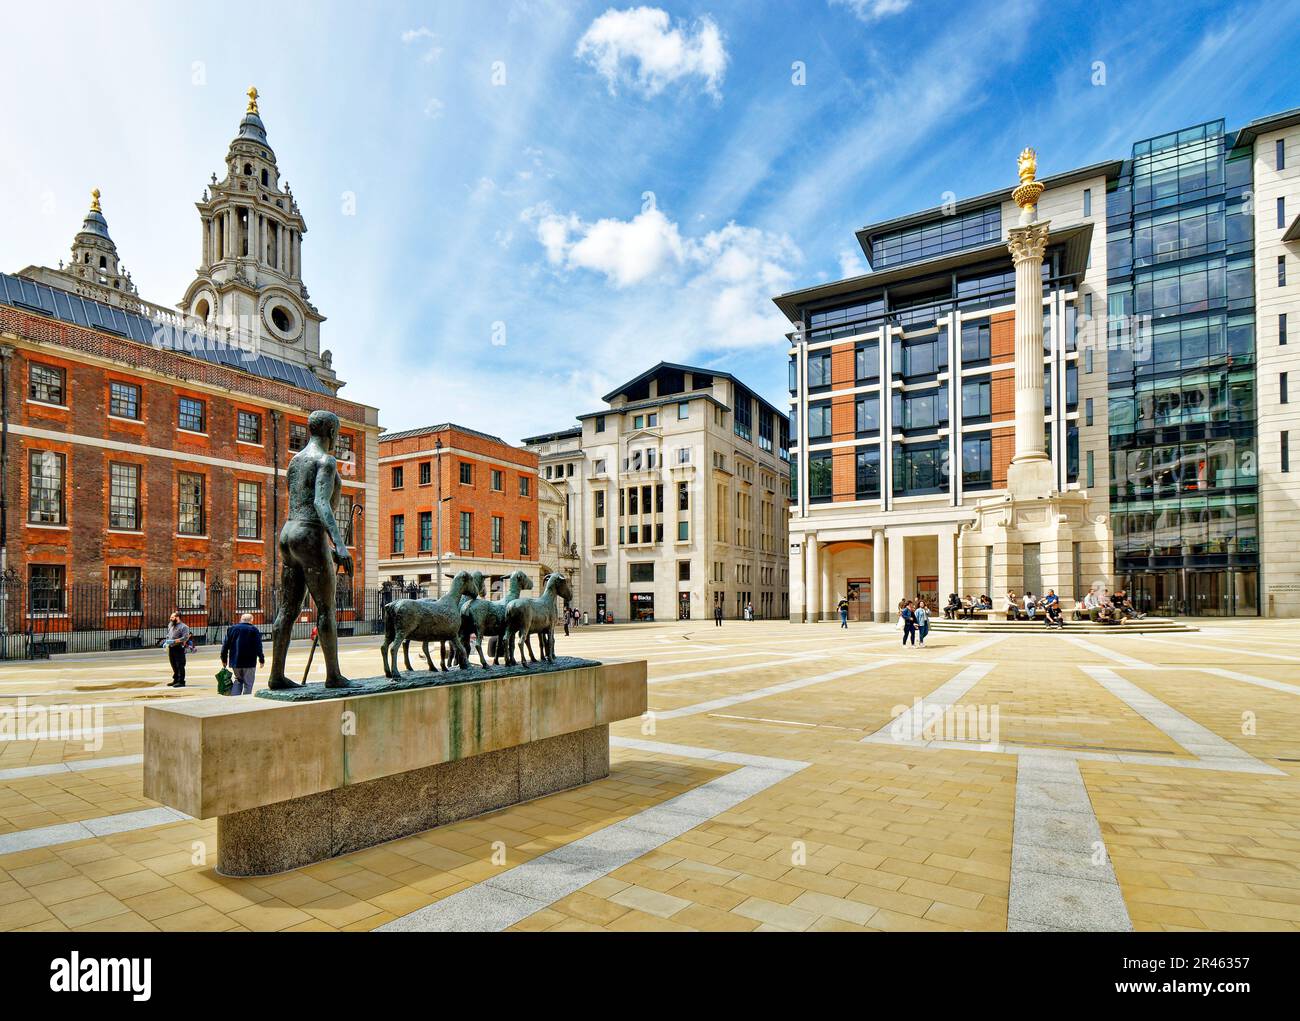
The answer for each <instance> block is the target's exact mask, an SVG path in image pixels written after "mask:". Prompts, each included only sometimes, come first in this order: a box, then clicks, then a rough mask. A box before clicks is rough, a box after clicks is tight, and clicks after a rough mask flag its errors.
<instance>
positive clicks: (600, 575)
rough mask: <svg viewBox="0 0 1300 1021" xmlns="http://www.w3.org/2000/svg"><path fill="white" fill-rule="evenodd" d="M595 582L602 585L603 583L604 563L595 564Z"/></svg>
mask: <svg viewBox="0 0 1300 1021" xmlns="http://www.w3.org/2000/svg"><path fill="white" fill-rule="evenodd" d="M596 584H597V585H604V584H605V565H604V564H597V565H596Z"/></svg>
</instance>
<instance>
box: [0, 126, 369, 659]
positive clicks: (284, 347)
mask: <svg viewBox="0 0 1300 1021" xmlns="http://www.w3.org/2000/svg"><path fill="white" fill-rule="evenodd" d="M254 121H255V122H256V123H255V124H253V123H252V122H254ZM250 124H252V126H251V127H250ZM260 125H261V122H260V119H259V118H257V115H256V111H255V109H253V110H251V111H250V113H249V114H248V115H246V117H245V120H244V123H243V124H242V125H241V138H240V139H237V140H236V143H234V144H233V145H232V152H233V151H234V148H235V146H240V145H242V146H243V148H244V149H247V148H248V146H249V145H254V146H256V145H257V144H259V143H257V142H255V141H254V142H250V140H249V133H250V132H252V133H253V134H254V135H255V134H256V129H258V128H260ZM241 139H242V140H243V141H242V142H241ZM261 139H262V141H261V143H260V144H261V145H265V132H264V129H261ZM241 152H242V150H241ZM267 153H269V147H267V148H266V149H265V150H263V158H265V159H269V160H271V161H273V159H274V157H273V155H271V156H267ZM241 158H242V155H241ZM231 169H232V174H237V173H238V167H237V166H233V165H232V168H231ZM268 182H269V183H268ZM231 188H232V189H233V190H234V191H236V192H241V191H243V189H239V188H238V182H236V183H235V184H233V185H231ZM255 190H258V191H260V192H263V194H262V195H261V201H263V202H266V203H268V204H274V202H275V200H276V199H277V198H278V199H279V201H281V202H285V201H288V202H289V203H290V206H289V208H291V209H292V211H293V216H294V218H295V221H294V222H296V223H298V224H301V216H300V214H298V213H297V208H296V205H295V204H292V199H291V196H288V193H287V192H280V191H279V190H277V188H276V185H275V183H274V182H273V181H269V178H268V177H267V176H266V175H263V178H262V184H261V187H260V188H255ZM219 191H220V189H219V188H218V187H214V188H213V192H214V196H213V198H211V199H210V200H208V201H207V202H206V203H205V206H204V207H203V208H206V209H207V210H208V211H209V213H211V211H212V210H213V209H218V210H219V206H220V201H221V199H220V195H219ZM205 198H206V193H205ZM243 201H245V202H247V201H249V199H248V198H247V197H246V198H244V199H243ZM205 215H206V214H205ZM212 215H216V214H212ZM241 222H244V223H248V222H250V218H249V217H244V218H243V220H242V221H241ZM251 222H254V223H256V222H257V221H256V218H253V219H252V221H251ZM245 251H246V252H248V253H250V254H247V255H244V254H242V253H244V252H245ZM240 252H241V254H239V255H237V256H235V257H234V262H235V271H237V277H238V282H239V290H240V293H241V295H242V296H243V298H244V299H247V300H256V298H257V295H258V294H259V293H260V294H267V295H270V297H269V298H267V299H265V300H266V301H267V302H274V308H272V309H271V311H273V312H274V313H275V314H276V316H277V322H278V323H279V327H280V328H279V333H278V334H277V335H276V339H275V341H274V343H269V342H268V343H262V341H261V337H260V335H259V329H258V326H259V325H260V324H258V323H252V324H250V323H248V322H246V321H244V322H240V321H232V320H230V319H226V318H223V317H222V316H221V315H219V314H217V312H216V311H215V310H213V309H212V308H210V307H209V308H206V309H205V311H206V312H207V315H206V316H198V315H188V316H184V317H182V316H181V315H178V314H177V313H176V312H174V311H172V310H168V309H165V308H163V307H161V306H158V305H153V304H151V303H149V302H146V301H144V300H142V299H140V298H139V297H138V295H137V294H136V290H135V285H134V283H133V282H132V281H131V279H130V276H129V275H127V274H126V273H125V271H124V270H123V269H122V268H121V267H120V265H119V263H118V258H117V250H116V247H115V245H114V244H113V241H112V239H111V237H110V236H109V234H108V225H107V222H106V221H105V219H104V217H103V214H102V211H101V210H100V207H99V195H98V192H96V193H95V200H94V203H93V205H92V207H91V210H90V212H89V213H88V214H87V216H86V220H85V223H84V224H83V227H82V230H81V231H80V232H79V233H78V234H77V236H76V239H75V240H74V242H73V248H72V255H73V257H72V261H71V263H69V265H68V266H67V267H66V268H65V267H64V265H63V264H62V263H60V264H59V268H58V269H57V270H56V269H51V268H48V267H39V266H33V267H28V268H27V269H25V270H23V271H22V272H21V273H20V274H17V275H8V274H0V366H2V368H3V387H2V389H3V400H2V403H0V419H2V420H3V421H2V423H0V429H2V430H3V433H4V455H3V462H4V474H3V500H2V501H0V509H2V513H0V535H2V536H3V540H4V541H3V556H4V565H3V566H4V567H5V568H6V569H7V572H6V575H5V580H4V582H3V585H2V589H3V591H2V592H0V617H3V623H4V630H5V631H6V632H8V633H9V634H11V635H12V634H17V633H23V632H29V631H36V632H45V633H49V634H59V633H64V632H67V633H75V634H78V635H81V636H84V635H86V634H89V633H101V634H102V633H106V634H108V636H109V641H110V642H113V641H117V642H120V643H121V644H130V636H131V635H132V634H135V635H136V636H137V638H136V641H137V642H139V641H140V640H141V638H142V636H143V632H144V631H145V630H149V629H153V628H156V627H158V626H160V625H161V623H162V622H164V621H165V618H166V614H167V613H168V612H170V609H171V608H172V607H173V606H175V607H179V608H180V609H181V610H182V611H184V614H185V617H186V619H187V621H188V622H189V623H190V624H191V627H204V626H209V627H210V626H214V625H216V624H220V623H223V622H225V621H226V620H228V619H229V617H231V616H233V615H236V614H238V613H239V612H243V611H249V612H252V613H254V615H255V618H256V619H259V620H261V621H265V620H267V619H269V615H270V614H271V613H272V612H273V598H272V594H271V588H272V586H274V585H276V584H278V578H277V573H278V565H279V554H278V548H277V544H276V538H277V536H278V532H279V528H280V525H281V524H282V522H283V520H284V517H285V510H286V500H287V493H286V491H285V486H284V483H283V481H282V478H283V475H284V472H285V468H286V466H287V464H288V461H289V459H290V458H291V457H292V456H293V453H294V452H295V451H296V450H297V449H299V448H300V447H301V446H302V445H303V444H305V443H306V438H307V431H306V423H307V415H308V414H309V413H310V412H311V411H313V410H315V409H317V408H325V409H328V410H330V411H333V412H334V413H335V414H337V415H338V416H339V419H340V422H341V429H340V437H339V447H338V450H337V451H336V453H337V455H338V457H339V466H340V473H341V475H342V476H343V491H342V496H341V498H340V501H339V506H338V508H337V510H336V514H337V517H338V519H339V524H340V526H341V527H342V528H343V529H344V531H345V533H349V534H351V536H352V542H351V548H352V553H353V557H354V560H355V565H356V570H355V582H354V587H353V591H352V593H350V594H349V595H345V596H344V597H343V598H344V600H345V601H346V600H347V599H349V598H351V596H352V595H353V594H358V595H359V593H360V591H362V590H364V589H369V590H374V589H375V588H377V576H376V561H377V557H376V541H377V537H378V506H377V500H376V498H375V481H376V475H375V472H376V464H375V462H376V457H377V452H376V438H377V436H378V432H379V427H378V413H377V411H376V409H374V408H372V407H368V406H366V405H362V404H357V403H354V402H352V401H347V400H343V399H341V398H339V397H338V396H337V391H338V390H339V388H340V386H341V385H342V384H341V383H340V382H339V381H338V380H337V378H336V377H335V375H334V373H333V371H332V368H331V367H330V363H331V361H332V359H331V358H330V356H329V352H328V351H326V352H321V351H320V350H319V333H318V332H310V333H309V332H308V330H307V329H306V327H307V326H311V327H313V328H314V327H315V326H316V325H318V322H317V321H316V320H318V319H319V318H321V317H320V316H319V313H316V314H315V315H316V320H310V319H308V317H306V316H305V315H304V319H305V320H307V321H306V322H305V323H299V324H298V327H299V329H298V333H297V334H293V331H292V327H293V325H294V324H293V323H292V322H290V320H289V319H288V318H286V317H288V316H291V314H292V313H290V312H286V311H285V309H287V308H289V307H290V298H289V297H286V296H285V295H286V294H294V293H296V294H299V295H300V298H299V299H296V300H300V301H301V302H302V303H304V305H307V306H308V307H310V306H309V303H307V301H306V297H305V295H306V290H305V288H303V287H302V286H301V281H300V280H299V279H298V278H297V276H296V263H295V264H293V266H292V267H290V266H289V265H288V264H287V263H286V260H285V258H284V257H283V256H282V255H280V253H278V252H276V251H274V250H271V249H265V250H264V249H262V248H261V247H260V246H259V245H256V244H254V245H252V246H251V247H248V248H247V249H244V248H241V249H240ZM220 273H221V266H220V265H218V264H217V263H213V264H211V265H207V266H205V267H204V270H203V273H202V276H201V279H203V280H204V281H205V282H206V283H205V287H208V288H209V289H210V291H209V293H211V291H215V290H219V289H220V288H219V287H218V283H215V282H214V281H219V280H220ZM268 308H270V306H269V305H268ZM312 311H313V313H314V309H312ZM268 314H269V313H268ZM286 323H288V325H287V326H286ZM295 343H296V344H297V349H295V347H294V344H295ZM268 351H270V352H274V353H268ZM354 508H356V509H355V510H354ZM341 616H342V617H343V619H344V620H346V619H347V616H348V615H346V614H343V615H341ZM223 618H224V619H223ZM115 636H116V637H115ZM65 645H66V647H69V648H82V647H84V648H95V647H101V646H97V645H96V644H95V643H94V642H81V643H77V642H68V643H65ZM6 651H7V653H8V654H13V650H12V649H8V648H6Z"/></svg>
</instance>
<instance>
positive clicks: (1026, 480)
mask: <svg viewBox="0 0 1300 1021" xmlns="http://www.w3.org/2000/svg"><path fill="white" fill-rule="evenodd" d="M1055 488H1056V481H1055V479H1053V478H1052V459H1051V458H1049V457H1048V456H1047V455H1046V454H1044V455H1043V456H1042V457H1025V458H1022V459H1020V460H1016V459H1015V458H1013V459H1012V461H1011V463H1010V464H1009V465H1007V493H1008V494H1009V495H1010V496H1013V497H1015V498H1016V499H1018V500H1045V499H1048V498H1049V497H1051V496H1052V495H1053V492H1054V490H1055Z"/></svg>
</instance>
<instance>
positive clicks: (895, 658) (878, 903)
mask: <svg viewBox="0 0 1300 1021" xmlns="http://www.w3.org/2000/svg"><path fill="white" fill-rule="evenodd" d="M1203 623H1204V624H1205V626H1204V627H1202V629H1201V630H1200V631H1199V632H1196V633H1191V634H1177V635H1162V636H1145V635H1123V634H1106V635H1092V634H1090V635H1088V636H1086V637H1084V636H1081V635H1079V634H1078V633H1077V631H1076V633H1075V634H1073V635H1072V634H1071V633H1070V631H1069V630H1068V629H1067V630H1066V631H1065V632H1064V633H1063V634H1043V635H1007V636H1002V635H996V634H994V635H989V634H975V635H965V634H948V633H933V634H932V635H931V636H930V641H929V643H928V647H926V648H924V649H915V650H913V649H903V648H901V647H900V645H899V639H898V635H897V633H896V632H895V631H894V630H893V629H892V628H890V627H886V626H883V625H871V624H855V625H853V626H852V627H851V628H850V629H849V630H841V629H840V628H838V627H837V626H835V625H832V624H824V625H815V626H808V625H790V624H787V623H784V622H756V623H748V624H747V623H743V622H738V621H729V622H727V623H726V624H725V626H723V627H722V628H715V627H713V626H712V624H711V623H705V622H689V623H676V622H674V623H664V624H654V625H642V626H626V627H589V628H585V629H580V630H578V631H577V632H576V633H575V634H574V635H573V636H572V637H571V638H567V639H566V638H565V637H564V636H563V635H561V636H560V637H559V639H558V645H559V649H560V651H561V652H562V653H565V654H571V655H579V656H587V657H592V658H597V659H603V660H606V661H609V660H615V659H629V658H645V659H648V660H649V663H650V673H649V678H650V689H649V690H650V707H651V714H650V717H649V718H647V719H644V720H640V721H638V720H629V721H626V722H623V723H619V724H616V725H614V726H613V727H612V728H611V741H612V745H613V747H612V750H611V764H612V771H611V775H610V776H609V777H608V778H607V779H604V780H599V781H597V782H594V783H591V784H589V785H587V786H584V787H581V788H579V789H576V790H572V791H568V792H564V793H559V794H554V795H551V796H548V797H545V798H542V799H540V800H537V801H533V802H529V803H526V804H521V805H517V806H515V807H512V808H509V809H506V810H503V811H499V812H495V813H492V814H491V815H487V816H482V817H479V818H475V819H470V820H467V821H464V822H460V823H454V824H451V825H447V826H444V827H441V828H438V829H435V830H431V831H428V832H425V833H422V834H418V835H415V836H411V837H406V838H404V839H401V840H397V841H393V842H391V843H388V844H384V845H382V846H379V847H375V848H371V849H368V850H364V851H360V852H357V853H353V854H349V855H346V856H343V857H341V858H336V859H332V860H329V861H325V862H322V863H319V864H316V865H312V866H309V867H307V868H303V869H299V870H297V871H294V872H291V873H288V874H284V875H279V876H272V877H268V878H258V879H238V880H236V879H227V878H224V877H222V876H220V875H218V874H217V873H216V871H215V869H214V867H213V865H214V863H215V858H216V855H215V848H216V822H215V820H202V821H200V820H193V819H190V818H188V817H185V816H183V815H181V814H179V813H177V812H175V811H173V810H172V809H168V808H164V807H161V806H159V805H158V804H156V803H154V802H151V801H149V800H147V799H145V798H144V797H143V796H142V794H141V775H142V761H141V747H142V745H141V742H142V736H143V735H142V715H143V706H144V705H146V704H149V703H150V702H157V701H162V700H167V701H172V700H176V699H191V698H198V697H204V696H208V695H213V694H215V682H214V681H213V680H212V675H213V673H214V671H215V669H216V655H215V651H214V650H212V649H206V650H203V651H200V652H199V653H197V654H195V655H194V656H192V657H191V658H190V676H191V681H192V682H197V684H196V685H195V686H192V687H191V688H189V689H186V691H184V692H178V691H174V690H172V689H169V688H167V687H166V686H165V682H166V681H167V679H168V671H167V668H166V661H165V656H164V655H163V654H162V653H161V652H156V651H155V652H144V653H126V654H116V655H111V656H102V657H96V658H61V659H55V660H53V661H49V662H39V663H12V664H7V665H4V666H3V667H0V709H2V710H3V712H4V714H5V720H4V722H5V725H6V729H5V731H4V733H3V735H0V929H3V930H23V929H54V930H63V929H81V930H108V929H113V930H152V929H160V930H312V929H314V930H331V929H347V930H357V929H364V930H372V929H389V930H425V929H465V928H471V929H494V930H495V929H520V930H572V929H605V930H610V931H623V930H672V931H680V930H692V929H694V930H738V931H739V930H752V931H760V930H762V931H771V930H797V931H803V930H827V929H839V930H859V929H862V930H886V931H889V930H918V929H926V930H932V929H967V930H994V931H998V930H1006V929H1014V930H1035V929H1064V928H1071V929H1092V930H1126V929H1134V930H1162V929H1163V930H1181V929H1209V930H1229V929H1250V930H1255V929H1276V930H1295V929H1297V928H1300V669H1297V664H1300V654H1297V652H1296V649H1295V643H1294V641H1293V637H1292V636H1293V632H1294V626H1295V625H1294V623H1289V622H1286V621H1224V622H1203ZM412 651H413V653H414V650H412ZM305 655H306V649H305V646H304V643H295V648H294V650H293V652H292V655H291V659H290V673H291V674H293V673H294V672H295V671H296V672H297V675H298V676H301V671H302V668H303V663H304V661H305ZM342 662H343V668H344V669H345V670H346V671H348V672H349V673H350V674H351V675H352V676H366V675H370V674H373V673H375V672H377V668H378V666H379V655H378V650H377V641H376V640H375V639H358V640H355V641H352V642H345V643H344V650H343V655H342ZM316 669H317V670H318V671H319V669H320V665H319V657H318V662H317V666H316ZM259 686H260V681H259ZM918 700H919V701H918ZM55 704H58V705H64V706H79V707H98V709H99V710H102V716H101V717H100V719H99V723H100V724H101V725H100V726H99V727H98V728H97V729H95V730H93V732H83V731H82V730H79V729H77V727H78V724H77V722H76V721H74V720H69V719H63V720H54V719H53V718H49V719H47V718H45V716H44V714H43V713H42V710H41V708H40V707H41V706H49V705H55ZM944 705H952V706H954V707H955V708H954V709H953V710H951V711H949V712H947V713H946V714H944V713H942V712H938V713H936V708H935V707H939V709H941V708H942V707H943V706H944ZM91 711H92V712H94V711H95V710H94V709H92V710H91ZM900 712H901V715H899V713H900ZM42 720H44V722H45V723H46V724H47V725H49V726H59V727H62V729H61V730H58V731H56V732H55V733H54V734H52V735H51V734H49V733H48V727H47V730H46V731H45V732H43V733H38V734H33V733H32V730H31V726H30V725H32V724H36V723H37V722H38V721H42ZM87 745H90V746H91V747H87ZM288 752H289V750H287V753H288Z"/></svg>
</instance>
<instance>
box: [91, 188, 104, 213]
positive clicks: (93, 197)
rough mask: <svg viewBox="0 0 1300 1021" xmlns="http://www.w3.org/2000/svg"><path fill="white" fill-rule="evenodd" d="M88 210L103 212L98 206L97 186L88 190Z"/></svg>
mask: <svg viewBox="0 0 1300 1021" xmlns="http://www.w3.org/2000/svg"><path fill="white" fill-rule="evenodd" d="M90 211H91V212H92V213H100V212H103V210H102V209H100V208H99V189H98V188H92V189H91V191H90Z"/></svg>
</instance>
